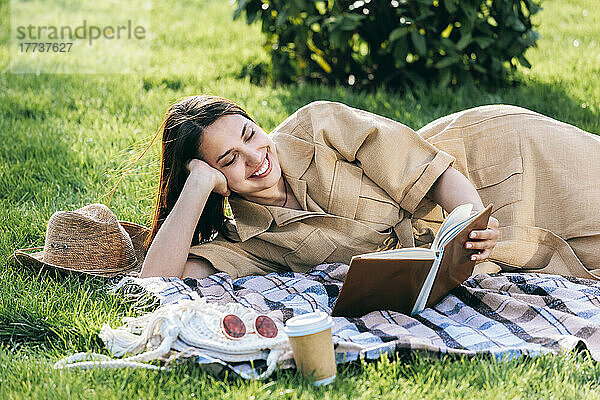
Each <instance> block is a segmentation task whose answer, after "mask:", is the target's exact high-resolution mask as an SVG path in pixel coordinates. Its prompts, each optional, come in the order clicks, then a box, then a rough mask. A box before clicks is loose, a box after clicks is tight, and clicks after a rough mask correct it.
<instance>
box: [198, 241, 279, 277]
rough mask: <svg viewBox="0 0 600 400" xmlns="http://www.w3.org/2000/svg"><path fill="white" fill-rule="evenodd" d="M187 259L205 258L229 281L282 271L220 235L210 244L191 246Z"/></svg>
mask: <svg viewBox="0 0 600 400" xmlns="http://www.w3.org/2000/svg"><path fill="white" fill-rule="evenodd" d="M188 258H205V259H206V260H208V261H210V263H211V264H212V266H213V267H215V269H217V270H219V271H220V272H226V273H227V274H228V275H229V276H231V279H236V278H240V277H242V276H248V275H266V274H268V273H271V272H281V271H282V270H284V269H283V267H279V268H278V267H277V266H275V265H271V264H270V263H267V262H265V260H263V259H261V258H259V257H256V256H254V255H253V254H252V253H249V252H248V251H246V250H245V249H243V248H242V246H241V244H240V243H232V242H229V241H228V240H226V239H223V238H222V237H221V236H220V235H217V237H215V238H214V239H213V240H211V241H210V242H204V243H200V244H197V245H194V246H191V247H190V251H189V254H188Z"/></svg>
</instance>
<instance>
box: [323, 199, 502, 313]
mask: <svg viewBox="0 0 600 400" xmlns="http://www.w3.org/2000/svg"><path fill="white" fill-rule="evenodd" d="M492 206H493V204H492V203H490V204H489V205H488V206H487V207H486V208H485V209H483V210H481V211H480V212H478V213H476V214H473V215H470V214H471V211H472V209H473V204H470V203H468V204H462V205H460V206H458V207H456V208H455V209H454V210H452V212H451V213H450V214H449V215H448V217H446V219H445V220H444V222H443V223H442V225H441V226H440V229H439V230H438V232H437V234H436V236H435V238H434V240H433V243H432V244H431V247H430V248H429V249H428V248H424V247H409V248H401V249H393V250H386V251H379V252H375V253H366V254H359V255H356V256H353V257H352V259H351V260H350V268H349V269H348V274H347V275H346V279H345V280H344V284H343V285H342V289H341V290H340V294H339V296H338V298H337V300H336V302H335V305H334V307H333V310H332V312H331V315H332V316H334V317H356V316H362V315H364V314H367V313H368V312H371V311H375V310H391V311H399V312H402V313H404V314H409V315H414V314H416V313H418V312H420V311H422V310H423V309H424V308H425V307H429V306H432V305H434V304H436V303H437V302H439V301H440V300H441V299H442V298H443V297H444V296H446V295H447V294H448V293H449V292H450V291H451V290H452V289H454V288H455V287H457V286H458V285H460V284H461V283H463V282H464V281H465V280H466V279H467V278H468V277H469V276H471V274H472V273H473V268H474V267H475V263H476V262H475V261H474V260H471V255H472V254H475V253H478V252H479V251H480V250H479V249H467V248H465V243H466V242H467V241H469V240H470V241H476V240H480V239H470V238H469V237H468V235H469V234H470V233H471V231H472V230H474V229H475V230H482V229H486V228H487V224H488V221H489V218H490V215H491V213H492Z"/></svg>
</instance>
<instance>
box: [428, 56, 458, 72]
mask: <svg viewBox="0 0 600 400" xmlns="http://www.w3.org/2000/svg"><path fill="white" fill-rule="evenodd" d="M460 60H462V56H459V55H454V56H446V57H444V58H442V59H441V60H440V61H438V62H437V63H435V64H434V65H433V67H434V68H437V69H442V68H446V67H449V66H450V65H453V64H456V63H458V62H459V61H460Z"/></svg>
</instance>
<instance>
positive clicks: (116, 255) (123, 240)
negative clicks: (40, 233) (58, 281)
mask: <svg viewBox="0 0 600 400" xmlns="http://www.w3.org/2000/svg"><path fill="white" fill-rule="evenodd" d="M149 232H150V229H148V228H146V227H144V226H142V225H138V224H135V223H133V222H128V221H117V217H116V216H115V214H113V212H112V211H111V210H110V209H109V208H108V207H107V206H105V205H104V204H100V203H94V204H89V205H87V206H84V207H82V208H79V209H77V210H75V211H57V212H55V213H54V214H52V216H51V217H50V219H49V220H48V228H47V230H46V241H45V243H44V247H30V248H26V249H18V250H16V251H15V252H14V253H13V254H12V255H11V256H10V258H9V260H10V259H14V260H16V261H17V262H19V263H21V264H28V265H33V266H38V267H42V266H48V267H53V268H58V269H59V270H68V271H76V272H81V273H85V274H89V275H94V276H102V277H108V278H111V277H114V276H116V275H119V274H127V273H128V275H137V274H136V271H139V270H140V269H141V267H142V263H143V261H144V257H145V253H146V252H145V250H144V246H143V243H144V240H145V239H146V237H147V235H148V234H149ZM41 249H43V250H42V251H39V250H41ZM36 250H38V251H36ZM32 251H33V252H32Z"/></svg>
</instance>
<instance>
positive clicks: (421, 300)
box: [410, 247, 444, 316]
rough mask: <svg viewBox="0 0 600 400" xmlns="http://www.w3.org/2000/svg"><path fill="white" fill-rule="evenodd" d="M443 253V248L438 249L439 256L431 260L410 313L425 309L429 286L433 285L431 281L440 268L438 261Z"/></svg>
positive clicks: (440, 260)
mask: <svg viewBox="0 0 600 400" xmlns="http://www.w3.org/2000/svg"><path fill="white" fill-rule="evenodd" d="M443 254H444V248H443V247H442V249H441V250H440V254H439V256H438V257H437V258H436V259H435V261H434V262H433V265H432V266H431V269H430V270H429V273H428V274H427V278H425V282H424V283H423V286H422V287H421V291H420V292H419V296H417V300H416V301H415V305H414V306H413V309H412V311H411V313H410V315H411V316H412V315H415V314H416V313H419V312H421V311H423V310H424V309H425V304H427V299H428V298H429V293H431V288H432V287H433V282H434V281H435V277H436V276H437V272H438V269H439V268H440V263H441V262H442V256H443Z"/></svg>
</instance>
